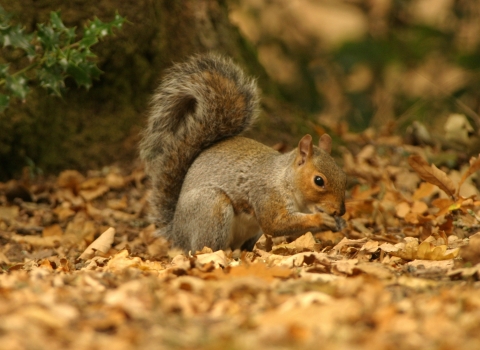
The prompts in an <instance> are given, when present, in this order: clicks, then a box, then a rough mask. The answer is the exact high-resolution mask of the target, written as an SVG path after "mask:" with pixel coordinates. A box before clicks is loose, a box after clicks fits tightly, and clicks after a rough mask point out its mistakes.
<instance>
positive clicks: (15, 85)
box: [5, 75, 28, 101]
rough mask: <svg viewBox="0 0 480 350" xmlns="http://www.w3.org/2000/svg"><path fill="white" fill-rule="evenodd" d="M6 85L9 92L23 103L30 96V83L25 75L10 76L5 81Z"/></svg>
mask: <svg viewBox="0 0 480 350" xmlns="http://www.w3.org/2000/svg"><path fill="white" fill-rule="evenodd" d="M5 83H6V84H5V87H6V89H7V90H8V91H10V92H11V93H12V94H14V95H15V96H17V97H19V98H20V99H21V100H22V101H23V100H25V97H27V94H28V86H27V83H28V81H27V79H26V78H25V77H24V76H23V75H19V76H12V75H9V76H7V78H6V79H5Z"/></svg>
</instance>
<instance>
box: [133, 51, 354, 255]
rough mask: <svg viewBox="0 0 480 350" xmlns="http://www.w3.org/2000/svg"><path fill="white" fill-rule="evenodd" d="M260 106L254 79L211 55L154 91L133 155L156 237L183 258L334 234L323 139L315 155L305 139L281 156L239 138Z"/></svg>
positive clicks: (333, 192)
mask: <svg viewBox="0 0 480 350" xmlns="http://www.w3.org/2000/svg"><path fill="white" fill-rule="evenodd" d="M258 103H259V97H258V93H257V87H256V84H255V82H254V80H252V79H250V78H248V77H246V76H245V75H244V74H243V72H242V70H241V69H240V68H239V67H237V66H236V65H235V64H234V63H233V62H232V61H231V60H230V59H227V58H224V57H221V56H218V55H215V54H205V55H196V56H193V57H191V58H190V59H189V60H187V61H186V62H184V63H180V64H176V65H174V66H173V67H172V68H170V70H169V71H168V72H167V74H166V75H165V77H164V79H163V80H162V82H161V84H160V86H159V87H158V89H157V90H156V93H155V95H154V97H153V101H152V108H151V113H150V116H149V120H148V126H147V128H146V130H145V131H144V134H143V139H142V141H141V144H140V157H141V158H142V159H143V160H144V161H145V163H146V171H147V174H148V175H149V176H150V177H151V181H152V193H151V198H150V204H151V207H152V209H153V218H154V221H155V223H156V225H157V227H158V229H159V231H158V232H159V234H160V235H162V236H164V237H166V238H167V239H168V240H170V241H171V242H172V243H173V244H174V245H175V246H177V247H179V248H181V249H183V250H184V251H186V252H188V251H192V252H193V253H194V252H195V251H197V250H201V249H202V248H203V247H205V246H207V247H210V248H212V249H213V250H219V249H226V248H232V249H236V248H241V249H247V250H251V249H253V246H254V244H255V242H256V241H257V239H258V238H259V237H260V236H261V234H262V233H265V234H266V235H270V236H284V235H288V236H300V235H302V234H304V233H306V232H308V231H311V232H318V231H320V230H321V229H322V228H325V227H328V228H330V229H333V230H338V229H339V226H341V224H340V222H342V221H341V219H339V216H341V215H343V214H344V213H345V202H344V198H345V185H346V175H345V173H344V172H343V171H342V170H341V169H340V168H339V167H338V165H337V164H336V163H335V161H334V160H333V158H332V157H331V156H330V150H331V141H332V140H331V138H330V136H328V135H327V134H324V135H322V137H321V138H320V141H319V145H318V147H317V146H314V145H313V144H312V137H311V136H310V135H305V136H304V137H303V138H302V139H301V140H300V142H299V144H298V147H297V148H296V149H294V150H293V151H291V152H290V153H286V154H281V153H279V152H277V151H275V150H274V149H272V148H270V147H268V146H265V145H263V144H261V143H259V142H257V141H254V140H252V139H249V138H245V137H241V136H238V135H239V134H241V133H242V132H243V131H245V130H246V129H248V128H249V127H250V126H251V125H252V123H253V122H254V120H255V119H256V116H257V112H258Z"/></svg>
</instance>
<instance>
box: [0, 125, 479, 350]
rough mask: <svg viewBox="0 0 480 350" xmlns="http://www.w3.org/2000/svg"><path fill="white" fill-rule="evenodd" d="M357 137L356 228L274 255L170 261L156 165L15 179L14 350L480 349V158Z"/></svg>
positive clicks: (0, 321) (9, 343) (0, 276)
mask: <svg viewBox="0 0 480 350" xmlns="http://www.w3.org/2000/svg"><path fill="white" fill-rule="evenodd" d="M342 138H343V140H344V142H345V143H346V144H347V145H348V149H349V150H347V149H345V150H344V159H343V166H344V168H345V170H346V171H347V172H348V175H349V179H350V189H349V192H348V203H347V214H346V215H345V217H344V218H345V219H346V221H347V228H346V229H344V230H343V232H340V233H333V232H329V231H327V232H322V233H319V234H315V235H312V234H306V235H304V236H302V237H300V238H298V239H297V240H295V241H293V242H290V241H288V240H285V239H284V238H277V239H274V241H273V243H274V246H273V248H272V249H271V250H269V251H266V248H265V247H266V241H265V239H262V240H261V241H260V242H259V243H258V244H257V246H256V249H255V251H254V252H249V253H246V252H239V251H234V252H231V251H227V252H224V251H219V252H211V251H210V250H209V249H204V250H203V251H202V252H197V254H193V255H191V256H185V255H183V254H181V252H179V251H176V250H174V249H169V247H168V244H167V242H165V241H164V240H163V239H162V238H156V237H155V236H154V235H153V232H154V227H153V226H151V225H149V223H148V220H147V213H148V205H147V197H148V191H147V188H148V185H147V179H146V178H145V174H144V172H143V170H142V169H141V168H136V169H135V170H133V171H130V172H128V173H126V172H125V171H120V170H119V169H118V168H115V167H111V168H105V169H103V170H101V171H92V172H89V173H88V174H87V175H86V176H85V175H82V174H80V173H79V172H77V171H73V170H71V171H64V172H62V173H61V174H59V175H58V177H56V178H48V179H40V178H37V179H35V180H30V181H28V180H27V177H26V178H25V179H24V180H23V181H15V180H12V181H10V182H7V183H0V264H1V267H2V269H1V270H0V344H1V345H0V347H1V348H2V349H47V348H48V349H67V348H68V349H102V348H112V349H163V348H166V349H207V348H208V349H257V348H258V349H286V348H298V349H318V348H326V349H367V348H368V349H451V348H455V349H480V284H479V282H478V280H479V277H480V272H479V271H480V264H478V263H479V262H480V234H478V233H477V231H479V228H480V201H479V197H478V191H477V189H476V181H477V180H476V178H475V175H476V171H477V169H478V168H480V161H479V160H478V159H475V158H474V159H472V160H471V161H470V163H469V160H468V159H466V158H465V157H464V156H463V157H462V155H461V154H457V153H455V152H445V151H439V150H438V149H439V148H435V147H417V146H410V145H405V144H403V141H402V140H401V139H400V138H398V137H394V136H388V137H382V136H381V135H376V134H374V133H372V132H371V131H367V132H365V133H363V134H361V135H354V134H350V133H348V132H343V133H342ZM425 160H428V162H426V161H425ZM431 162H434V163H435V164H436V165H437V166H438V168H437V167H433V166H430V165H429V164H430V163H431ZM455 163H456V164H457V166H456V168H457V170H447V168H444V167H443V166H442V165H443V164H447V165H452V164H455ZM460 185H461V186H460Z"/></svg>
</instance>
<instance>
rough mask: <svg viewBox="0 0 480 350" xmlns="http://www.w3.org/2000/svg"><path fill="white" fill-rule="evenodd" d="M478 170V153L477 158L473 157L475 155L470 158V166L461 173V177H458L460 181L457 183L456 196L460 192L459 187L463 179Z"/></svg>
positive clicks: (479, 163) (479, 165)
mask: <svg viewBox="0 0 480 350" xmlns="http://www.w3.org/2000/svg"><path fill="white" fill-rule="evenodd" d="M478 170H480V155H479V156H478V157H477V158H475V157H472V158H470V167H469V168H468V169H467V171H466V172H465V173H464V174H463V176H462V178H461V179H460V182H459V183H458V188H457V193H456V195H457V196H458V194H459V193H460V188H461V187H462V185H463V183H464V182H465V180H466V179H467V178H468V177H469V176H470V175H472V174H473V173H475V172H477V171H478Z"/></svg>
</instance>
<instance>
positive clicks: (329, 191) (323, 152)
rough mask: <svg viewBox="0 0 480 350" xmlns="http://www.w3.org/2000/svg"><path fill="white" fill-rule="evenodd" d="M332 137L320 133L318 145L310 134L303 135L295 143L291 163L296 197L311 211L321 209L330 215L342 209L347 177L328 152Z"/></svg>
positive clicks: (320, 210) (340, 211)
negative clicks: (293, 158) (315, 144)
mask: <svg viewBox="0 0 480 350" xmlns="http://www.w3.org/2000/svg"><path fill="white" fill-rule="evenodd" d="M331 149H332V139H331V137H330V136H329V135H328V134H323V135H322V136H321V137H320V141H319V143H318V147H317V146H314V145H313V144H312V136H310V135H305V136H304V137H303V138H302V139H301V140H300V142H299V143H298V148H297V149H296V156H295V161H294V164H293V167H294V174H295V175H294V181H295V188H296V189H297V190H298V191H299V193H298V194H297V196H296V197H297V200H300V201H301V202H302V203H301V205H302V206H303V207H304V208H306V209H308V210H309V211H310V212H312V213H315V212H324V213H327V214H329V215H332V216H341V215H343V214H344V213H345V186H346V181H347V177H346V175H345V173H344V172H343V170H342V169H340V167H339V166H338V165H337V163H335V160H334V159H333V158H332V157H331V156H330V151H331Z"/></svg>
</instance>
